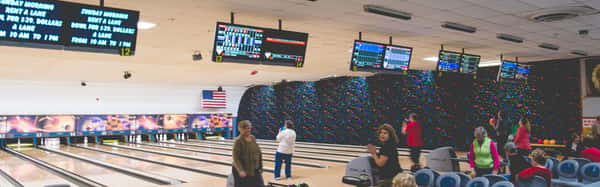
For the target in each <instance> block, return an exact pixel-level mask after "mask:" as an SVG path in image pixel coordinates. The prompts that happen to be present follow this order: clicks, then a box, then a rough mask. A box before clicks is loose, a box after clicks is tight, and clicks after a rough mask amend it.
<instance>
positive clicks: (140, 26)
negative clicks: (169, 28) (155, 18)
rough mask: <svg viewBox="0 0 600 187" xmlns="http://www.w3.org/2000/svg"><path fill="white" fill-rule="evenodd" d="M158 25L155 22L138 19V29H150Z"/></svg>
mask: <svg viewBox="0 0 600 187" xmlns="http://www.w3.org/2000/svg"><path fill="white" fill-rule="evenodd" d="M155 26H156V24H155V23H152V22H147V21H138V25H137V27H138V29H142V30H148V29H151V28H154V27H155Z"/></svg>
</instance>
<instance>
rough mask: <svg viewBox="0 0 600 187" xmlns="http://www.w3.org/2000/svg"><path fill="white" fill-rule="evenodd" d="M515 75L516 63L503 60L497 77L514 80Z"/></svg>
mask: <svg viewBox="0 0 600 187" xmlns="http://www.w3.org/2000/svg"><path fill="white" fill-rule="evenodd" d="M516 74H517V63H516V62H512V61H506V60H503V61H502V64H500V72H499V74H498V77H499V78H500V79H515V75H516Z"/></svg>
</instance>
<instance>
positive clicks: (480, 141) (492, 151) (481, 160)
mask: <svg viewBox="0 0 600 187" xmlns="http://www.w3.org/2000/svg"><path fill="white" fill-rule="evenodd" d="M469 164H470V165H471V168H473V169H474V170H475V176H476V177H480V176H483V175H486V174H498V168H500V156H499V155H498V149H497V146H496V143H494V141H492V140H491V139H490V138H488V137H487V132H486V131H485V128H483V127H477V128H476V129H475V140H474V141H473V144H471V148H470V149H469Z"/></svg>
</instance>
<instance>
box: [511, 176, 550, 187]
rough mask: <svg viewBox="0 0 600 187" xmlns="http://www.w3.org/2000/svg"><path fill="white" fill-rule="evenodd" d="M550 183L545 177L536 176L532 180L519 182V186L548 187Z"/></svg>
mask: <svg viewBox="0 0 600 187" xmlns="http://www.w3.org/2000/svg"><path fill="white" fill-rule="evenodd" d="M548 182H550V181H546V179H544V177H540V176H534V177H533V178H531V179H530V180H517V182H516V184H517V186H519V187H521V186H526V187H548Z"/></svg>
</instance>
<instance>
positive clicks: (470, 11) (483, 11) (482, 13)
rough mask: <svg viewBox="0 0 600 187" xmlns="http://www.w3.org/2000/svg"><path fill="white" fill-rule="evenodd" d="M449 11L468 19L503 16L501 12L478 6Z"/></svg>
mask: <svg viewBox="0 0 600 187" xmlns="http://www.w3.org/2000/svg"><path fill="white" fill-rule="evenodd" d="M450 11H452V12H454V13H457V14H460V15H463V16H469V17H473V18H479V19H483V18H489V17H494V16H500V15H502V14H504V13H503V12H500V11H497V10H494V9H491V8H487V7H483V6H480V5H471V6H466V7H459V8H454V9H451V10H450Z"/></svg>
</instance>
